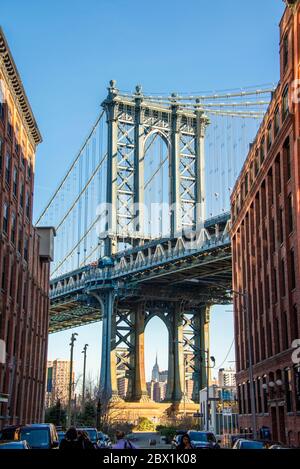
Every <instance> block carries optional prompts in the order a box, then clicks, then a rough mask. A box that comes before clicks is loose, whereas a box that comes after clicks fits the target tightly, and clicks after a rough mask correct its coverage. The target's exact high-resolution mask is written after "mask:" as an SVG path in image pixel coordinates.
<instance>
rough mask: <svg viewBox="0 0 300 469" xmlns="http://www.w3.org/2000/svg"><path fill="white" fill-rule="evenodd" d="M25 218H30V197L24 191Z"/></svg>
mask: <svg viewBox="0 0 300 469" xmlns="http://www.w3.org/2000/svg"><path fill="white" fill-rule="evenodd" d="M25 210H26V217H27V218H30V195H29V192H28V191H26V209H25Z"/></svg>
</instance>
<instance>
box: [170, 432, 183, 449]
mask: <svg viewBox="0 0 300 469" xmlns="http://www.w3.org/2000/svg"><path fill="white" fill-rule="evenodd" d="M186 433H187V431H186V430H176V433H175V435H174V438H173V440H172V441H171V448H172V449H177V447H178V446H179V445H180V443H181V438H182V435H185V434H186Z"/></svg>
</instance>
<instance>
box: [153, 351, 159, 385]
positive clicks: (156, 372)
mask: <svg viewBox="0 0 300 469" xmlns="http://www.w3.org/2000/svg"><path fill="white" fill-rule="evenodd" d="M152 381H159V366H158V361H157V354H156V360H155V365H154V367H153V368H152Z"/></svg>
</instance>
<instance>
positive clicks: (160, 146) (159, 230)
mask: <svg viewBox="0 0 300 469" xmlns="http://www.w3.org/2000/svg"><path fill="white" fill-rule="evenodd" d="M170 155H171V143H170V140H169V138H168V136H167V134H165V133H164V132H163V131H161V130H159V129H153V130H151V131H150V132H149V133H148V134H147V135H146V137H145V140H144V145H143V160H144V181H143V184H144V232H145V234H146V235H148V236H150V237H151V238H157V237H159V236H166V235H168V234H169V233H170Z"/></svg>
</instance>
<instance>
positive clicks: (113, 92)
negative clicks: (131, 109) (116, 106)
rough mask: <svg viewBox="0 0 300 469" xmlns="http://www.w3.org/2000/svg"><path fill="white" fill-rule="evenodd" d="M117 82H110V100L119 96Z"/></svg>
mask: <svg viewBox="0 0 300 469" xmlns="http://www.w3.org/2000/svg"><path fill="white" fill-rule="evenodd" d="M116 84H117V81H116V80H110V82H109V87H108V88H107V90H108V96H109V98H110V99H113V98H114V97H115V96H117V94H118V92H119V90H118V89H117V88H116Z"/></svg>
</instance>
